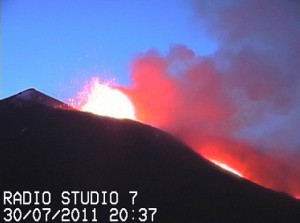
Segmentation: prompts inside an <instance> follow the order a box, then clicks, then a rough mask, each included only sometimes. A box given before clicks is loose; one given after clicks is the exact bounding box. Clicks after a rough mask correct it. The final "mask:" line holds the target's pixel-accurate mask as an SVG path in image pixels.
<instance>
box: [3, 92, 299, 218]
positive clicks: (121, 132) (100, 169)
mask: <svg viewBox="0 0 300 223" xmlns="http://www.w3.org/2000/svg"><path fill="white" fill-rule="evenodd" d="M57 108H59V109H57ZM60 108H68V109H60ZM0 179H1V180H0V188H1V190H2V191H1V194H2V195H3V191H12V192H15V191H49V193H51V194H52V197H55V196H56V195H59V194H61V193H62V191H81V192H82V193H83V194H84V193H87V192H88V191H115V192H116V193H118V194H119V195H120V197H119V200H118V203H117V204H116V205H114V206H109V205H106V206H101V207H100V206H95V207H94V208H96V209H97V210H98V209H99V210H102V211H101V212H100V211H99V212H97V215H99V216H98V220H99V222H110V221H109V218H110V214H111V210H112V208H117V209H119V210H121V209H122V208H125V209H126V210H127V212H128V216H130V218H129V217H128V222H139V220H138V219H139V216H138V211H137V210H144V209H143V208H157V213H156V215H155V219H154V222H173V223H179V222H180V223H182V222H209V223H214V222H215V223H217V222H218V223H219V222H222V223H226V222H228V223H231V222H243V223H247V222H249V223H253V222H272V223H274V222H280V223H282V222H299V219H300V202H299V201H298V200H296V199H294V198H292V197H290V196H288V195H286V194H283V193H278V192H274V191H272V190H269V189H266V188H263V187H261V186H258V185H257V184H254V183H252V182H250V181H248V180H246V179H244V178H240V177H238V176H235V175H233V174H230V173H228V172H225V171H224V170H222V169H219V168H218V167H217V166H215V165H214V164H212V163H211V162H209V161H208V160H206V159H204V158H203V157H201V156H199V155H198V154H196V153H195V152H193V150H192V149H190V148H189V147H187V146H186V145H184V144H183V143H182V142H180V141H178V140H177V139H175V138H173V137H172V136H170V135H168V134H166V133H165V132H163V131H161V130H159V129H156V128H153V127H150V126H147V125H144V124H141V123H139V122H136V121H132V120H117V119H112V118H107V117H101V116H97V115H93V114H91V113H86V112H81V111H76V110H72V109H69V107H68V106H67V105H65V104H64V103H62V102H59V101H58V100H56V99H53V98H51V97H49V96H47V95H44V94H42V93H40V92H38V91H36V90H33V89H31V90H27V91H25V92H22V93H19V94H17V95H15V96H12V97H10V98H7V99H4V100H2V101H0ZM129 191H137V192H138V196H137V198H136V200H135V203H134V205H132V204H131V203H130V204H129V203H128V202H126V199H125V198H126V196H125V195H127V194H128V192H129ZM65 193H69V192H65ZM65 195H66V194H65ZM69 195H70V194H69ZM123 195H124V196H123ZM64 201H67V200H64ZM6 207H7V204H6V206H5V205H4V204H3V203H1V209H4V208H6ZM61 207H66V206H63V204H62V203H60V202H58V201H55V200H54V199H53V202H52V203H51V208H52V210H57V209H59V208H61ZM26 208H27V209H28V208H37V207H36V206H34V205H32V206H30V205H29V206H27V207H26ZM76 208H78V209H80V210H81V209H83V208H86V206H84V205H83V204H78V205H77V206H76ZM125 209H123V210H125ZM147 210H148V209H147ZM124 212H125V211H124ZM124 216H125V215H124ZM124 216H123V217H124ZM23 222H26V221H23ZM29 222H30V221H29ZM55 222H61V221H59V220H57V221H55ZM147 222H151V219H150V217H149V218H148V221H147Z"/></svg>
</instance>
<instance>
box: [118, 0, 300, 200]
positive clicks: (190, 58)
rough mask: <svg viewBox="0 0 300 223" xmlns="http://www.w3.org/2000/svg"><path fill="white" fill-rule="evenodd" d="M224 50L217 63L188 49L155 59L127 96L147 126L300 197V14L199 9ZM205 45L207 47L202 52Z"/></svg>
mask: <svg viewBox="0 0 300 223" xmlns="http://www.w3.org/2000/svg"><path fill="white" fill-rule="evenodd" d="M193 8H195V9H196V11H195V13H196V18H197V20H198V21H199V24H200V23H201V24H204V25H205V27H206V28H207V32H208V33H209V34H210V35H211V36H213V37H214V38H215V40H216V41H217V43H218V44H219V46H218V50H217V51H216V52H215V53H214V54H213V55H209V56H199V55H196V53H195V52H194V51H193V50H192V49H189V48H188V47H187V46H184V45H174V46H172V47H170V50H169V52H168V53H167V54H166V55H162V54H161V53H159V52H157V51H155V50H150V51H148V52H145V53H144V54H141V55H140V56H138V58H136V59H135V61H134V62H133V63H132V80H133V84H132V86H131V87H129V88H125V89H122V90H123V91H124V92H125V93H126V94H127V95H129V97H130V98H131V100H132V101H133V103H134V105H135V107H136V116H137V118H138V119H139V120H141V121H143V122H145V123H149V124H152V125H154V126H156V127H159V128H162V129H164V130H166V131H168V132H170V133H172V134H173V135H175V136H177V137H179V138H181V139H182V140H183V141H185V142H186V143H187V144H189V145H190V146H192V147H193V148H194V149H196V150H197V151H198V152H199V153H200V154H202V155H204V156H206V157H208V158H211V159H215V160H218V161H222V162H225V163H227V164H229V165H230V166H231V167H233V168H235V169H237V170H239V171H240V172H242V173H243V175H244V176H246V177H247V178H249V179H251V180H253V181H255V182H258V183H260V184H263V185H265V186H267V187H271V188H274V189H277V190H280V191H285V192H288V193H290V194H292V195H294V196H299V195H300V166H299V163H298V162H299V158H300V137H299V130H300V117H299V114H300V88H299V86H300V76H299V71H300V63H299V58H300V13H299V12H300V4H299V3H297V1H280V0H275V1H274V0H272V1H271V0H264V1H260V0H255V1H253V0H243V1H226V3H225V2H224V1H214V3H211V1H196V3H195V4H194V5H193ZM199 44H201V43H199Z"/></svg>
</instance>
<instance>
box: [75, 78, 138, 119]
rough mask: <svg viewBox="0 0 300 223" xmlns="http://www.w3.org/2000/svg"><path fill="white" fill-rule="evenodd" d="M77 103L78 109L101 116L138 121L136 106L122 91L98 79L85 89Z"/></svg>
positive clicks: (93, 80)
mask: <svg viewBox="0 0 300 223" xmlns="http://www.w3.org/2000/svg"><path fill="white" fill-rule="evenodd" d="M78 100H79V101H78V102H77V106H76V107H77V108H79V109H80V110H82V111H87V112H91V113H94V114H97V115H101V116H108V117H112V118H118V119H132V120H136V117H135V110H134V106H133V104H132V103H131V101H130V99H129V98H128V97H127V95H125V94H124V93H123V92H122V91H121V90H119V89H117V88H113V87H111V86H110V85H109V83H101V82H100V80H99V79H98V78H93V79H92V81H91V82H90V83H89V84H87V85H86V86H85V87H84V90H83V92H81V93H80V97H79V99H78ZM73 104H74V103H73Z"/></svg>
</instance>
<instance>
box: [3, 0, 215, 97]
mask: <svg viewBox="0 0 300 223" xmlns="http://www.w3.org/2000/svg"><path fill="white" fill-rule="evenodd" d="M193 13H194V12H193V9H192V5H191V4H187V1H184V0H175V1H174V0H172V1H158V0H153V1H138V0H134V1H108V0H103V1H102V0H101V1H100V0H64V1H59V0H43V1H38V0H31V1H28V0H18V1H7V0H6V1H5V0H4V1H2V47H1V50H2V83H1V85H2V86H1V88H2V90H1V95H0V97H1V98H5V97H8V96H10V95H12V94H15V93H17V92H19V91H22V90H25V89H27V88H30V87H34V88H37V89H38V90H40V91H43V92H45V93H47V94H50V95H52V96H54V97H56V98H58V99H61V100H65V99H66V98H67V97H69V96H74V94H75V93H76V92H77V91H78V90H80V88H81V87H82V86H83V85H84V82H85V81H88V80H89V79H90V77H92V76H99V77H100V78H102V79H104V80H111V79H112V78H115V79H116V82H117V83H118V84H120V85H124V86H127V85H129V84H130V76H129V73H130V62H131V61H132V60H133V59H134V57H135V56H137V55H138V54H139V53H141V52H144V51H147V50H149V49H152V48H155V49H158V50H159V51H161V52H162V53H164V52H166V51H167V50H168V48H169V46H171V45H172V44H185V45H187V46H188V47H190V48H192V49H193V50H194V51H195V52H197V53H198V54H200V55H203V54H210V53H212V52H213V51H214V50H215V49H216V44H215V43H214V42H213V41H212V40H211V39H210V38H209V37H208V36H206V35H205V33H204V31H203V29H202V28H201V24H200V23H199V22H195V19H194V15H193Z"/></svg>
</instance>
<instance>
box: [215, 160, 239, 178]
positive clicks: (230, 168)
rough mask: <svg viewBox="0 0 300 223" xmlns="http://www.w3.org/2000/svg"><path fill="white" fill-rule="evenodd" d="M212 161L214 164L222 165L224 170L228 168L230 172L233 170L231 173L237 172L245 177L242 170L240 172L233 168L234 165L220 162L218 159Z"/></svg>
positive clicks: (236, 173)
mask: <svg viewBox="0 0 300 223" xmlns="http://www.w3.org/2000/svg"><path fill="white" fill-rule="evenodd" d="M210 161H211V162H213V163H214V164H216V165H217V166H219V167H221V168H222V169H224V170H227V171H229V172H231V173H233V174H235V175H237V176H239V177H243V175H242V174H241V173H240V172H238V171H237V170H235V169H233V168H232V167H230V166H228V165H227V164H225V163H221V162H218V161H216V160H212V159H211V160H210Z"/></svg>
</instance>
